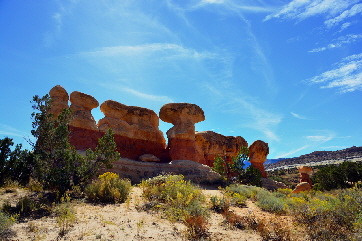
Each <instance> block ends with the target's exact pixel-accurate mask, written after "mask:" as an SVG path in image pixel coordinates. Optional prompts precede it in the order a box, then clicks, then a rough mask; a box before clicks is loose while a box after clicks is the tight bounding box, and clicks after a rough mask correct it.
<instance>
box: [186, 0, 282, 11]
mask: <svg viewBox="0 0 362 241" xmlns="http://www.w3.org/2000/svg"><path fill="white" fill-rule="evenodd" d="M213 5H215V6H217V7H218V8H219V9H218V10H220V11H230V12H234V13H238V14H240V13H244V12H254V13H260V12H264V13H265V12H273V11H275V7H274V6H271V5H268V4H265V3H264V2H262V1H250V0H246V1H235V0H201V1H199V2H197V3H196V4H195V5H193V6H192V9H197V8H202V7H209V6H213ZM221 8H222V9H221Z"/></svg>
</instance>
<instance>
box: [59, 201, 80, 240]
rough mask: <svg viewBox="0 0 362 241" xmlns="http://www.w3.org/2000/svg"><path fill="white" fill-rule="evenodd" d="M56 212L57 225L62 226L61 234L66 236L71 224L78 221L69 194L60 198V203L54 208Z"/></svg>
mask: <svg viewBox="0 0 362 241" xmlns="http://www.w3.org/2000/svg"><path fill="white" fill-rule="evenodd" d="M54 214H55V217H56V221H57V225H58V226H59V228H60V231H59V235H60V236H64V235H65V234H66V233H67V232H68V231H69V228H70V226H71V225H72V224H73V223H74V222H75V221H76V216H75V214H74V206H73V204H72V203H71V201H70V197H69V196H68V195H64V196H63V197H61V198H60V203H59V204H58V205H57V206H55V208H54Z"/></svg>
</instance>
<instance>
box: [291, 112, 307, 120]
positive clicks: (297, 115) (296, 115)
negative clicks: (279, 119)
mask: <svg viewBox="0 0 362 241" xmlns="http://www.w3.org/2000/svg"><path fill="white" fill-rule="evenodd" d="M290 114H292V116H294V117H295V118H298V119H301V120H307V118H306V117H305V116H302V115H299V114H296V113H294V112H290Z"/></svg>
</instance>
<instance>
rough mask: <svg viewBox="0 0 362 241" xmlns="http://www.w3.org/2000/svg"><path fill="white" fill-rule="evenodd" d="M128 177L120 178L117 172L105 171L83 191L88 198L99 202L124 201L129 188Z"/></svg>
mask: <svg viewBox="0 0 362 241" xmlns="http://www.w3.org/2000/svg"><path fill="white" fill-rule="evenodd" d="M131 187H132V186H131V182H130V181H129V180H128V179H120V178H119V176H118V174H116V173H112V172H106V173H104V174H102V175H100V176H99V177H98V179H97V180H95V181H93V182H92V183H91V184H89V185H88V186H86V188H85V193H86V195H87V197H88V199H89V200H91V201H95V202H97V201H99V202H112V203H121V202H124V201H125V200H126V199H127V197H128V195H129V192H130V190H131Z"/></svg>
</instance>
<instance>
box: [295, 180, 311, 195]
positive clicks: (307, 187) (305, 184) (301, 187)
mask: <svg viewBox="0 0 362 241" xmlns="http://www.w3.org/2000/svg"><path fill="white" fill-rule="evenodd" d="M310 190H312V187H311V186H310V184H309V183H308V182H301V183H299V184H298V185H297V186H296V187H295V189H294V190H293V192H292V193H300V192H306V191H310Z"/></svg>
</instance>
